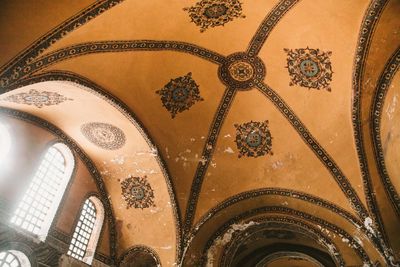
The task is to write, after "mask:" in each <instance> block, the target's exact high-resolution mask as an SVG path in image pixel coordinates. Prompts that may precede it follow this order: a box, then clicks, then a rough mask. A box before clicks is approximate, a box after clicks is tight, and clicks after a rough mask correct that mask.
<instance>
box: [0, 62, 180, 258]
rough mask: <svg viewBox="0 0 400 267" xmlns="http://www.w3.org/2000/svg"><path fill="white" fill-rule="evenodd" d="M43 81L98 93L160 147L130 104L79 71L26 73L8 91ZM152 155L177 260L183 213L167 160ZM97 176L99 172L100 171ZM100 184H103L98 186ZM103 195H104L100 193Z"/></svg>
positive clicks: (151, 143)
mask: <svg viewBox="0 0 400 267" xmlns="http://www.w3.org/2000/svg"><path fill="white" fill-rule="evenodd" d="M42 82H64V83H66V82H68V83H71V84H74V85H76V86H77V87H78V88H80V89H82V90H84V91H86V92H89V93H91V94H92V95H94V96H95V97H98V98H100V99H102V100H104V101H106V102H107V103H108V104H110V105H111V106H112V107H114V108H115V109H116V110H117V111H118V112H119V113H121V114H122V115H123V116H124V117H125V118H127V119H128V120H129V121H130V122H131V123H132V124H133V125H134V126H135V127H136V129H137V130H138V132H139V133H140V134H141V135H142V137H143V138H144V140H145V141H146V143H147V144H148V145H149V147H151V148H154V149H155V150H156V151H160V148H159V147H158V145H157V144H156V143H155V142H154V141H153V140H154V139H153V137H152V136H151V134H150V133H149V132H148V130H147V129H146V128H145V127H144V125H143V123H142V122H141V121H140V120H139V118H138V117H137V116H136V115H135V113H134V112H133V111H132V110H131V109H130V107H129V106H127V105H126V104H125V103H124V102H122V101H121V100H120V99H118V98H117V97H116V96H114V95H112V94H111V93H110V92H109V91H108V90H106V88H104V87H101V86H100V85H98V84H96V83H94V82H93V81H91V80H89V79H88V78H86V77H83V76H81V75H78V74H76V73H74V72H69V71H58V70H54V71H48V72H43V73H40V74H35V75H32V76H30V77H25V78H24V79H21V80H19V81H18V82H16V83H15V84H12V85H10V90H9V91H11V90H16V89H19V88H21V87H25V86H29V85H33V84H37V83H42ZM1 109H6V110H8V109H10V110H13V109H12V108H5V107H2V108H1ZM13 111H14V112H17V111H16V110H13ZM19 112H21V113H22V114H23V113H24V111H18V113H19ZM8 113H12V112H11V111H10V112H8ZM12 115H14V116H17V115H16V114H12ZM33 116H34V115H33ZM17 117H18V118H20V117H21V116H17ZM34 117H35V116H34ZM43 121H44V120H43ZM46 122H47V121H46ZM40 124H41V123H40ZM44 126H45V127H44V128H49V127H47V126H46V125H44ZM41 127H43V125H41ZM52 127H53V125H52ZM62 134H64V135H65V133H62ZM74 146H75V145H74ZM77 153H79V152H77ZM155 159H156V160H157V164H158V165H159V167H160V169H161V172H162V174H163V176H164V179H165V183H166V186H167V190H168V194H169V197H170V199H171V206H172V212H173V217H174V221H175V222H174V223H175V229H176V243H177V245H176V249H177V254H176V260H177V261H178V259H180V258H181V257H182V254H183V242H182V241H183V240H182V239H183V238H182V231H181V221H182V213H181V210H180V207H179V203H178V201H177V198H176V192H175V187H174V184H173V180H172V179H171V174H170V172H169V170H168V168H167V165H166V162H165V160H164V159H163V157H162V155H161V154H160V153H157V154H156V155H155ZM90 165H93V166H94V163H93V162H91V163H90ZM99 176H100V174H99ZM96 179H97V178H96ZM99 179H100V178H99ZM101 183H103V182H101ZM101 187H102V188H103V186H101ZM102 199H104V197H103V196H102ZM107 209H108V208H107V205H106V212H107ZM113 224H115V222H113ZM113 239H115V237H113ZM113 251H115V249H113Z"/></svg>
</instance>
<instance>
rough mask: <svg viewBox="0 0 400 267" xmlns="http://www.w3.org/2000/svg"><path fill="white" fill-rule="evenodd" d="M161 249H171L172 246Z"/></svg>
mask: <svg viewBox="0 0 400 267" xmlns="http://www.w3.org/2000/svg"><path fill="white" fill-rule="evenodd" d="M160 248H161V249H171V248H172V246H165V247H160Z"/></svg>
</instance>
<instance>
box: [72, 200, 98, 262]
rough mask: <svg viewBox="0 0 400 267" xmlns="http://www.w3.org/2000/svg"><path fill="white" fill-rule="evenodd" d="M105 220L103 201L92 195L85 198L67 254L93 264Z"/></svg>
mask: <svg viewBox="0 0 400 267" xmlns="http://www.w3.org/2000/svg"><path fill="white" fill-rule="evenodd" d="M103 221H104V207H103V204H102V203H101V201H100V200H99V199H98V198H97V197H95V196H91V197H89V198H88V199H86V200H85V202H84V204H83V206H82V210H81V213H80V217H79V220H78V222H77V224H76V226H75V231H74V234H73V236H72V239H71V243H70V245H69V249H68V252H67V254H68V255H70V256H72V257H74V258H76V259H78V260H81V261H83V262H85V263H87V264H89V265H90V264H92V261H93V257H94V254H95V251H96V247H97V243H98V240H99V237H100V233H101V229H102V226H103Z"/></svg>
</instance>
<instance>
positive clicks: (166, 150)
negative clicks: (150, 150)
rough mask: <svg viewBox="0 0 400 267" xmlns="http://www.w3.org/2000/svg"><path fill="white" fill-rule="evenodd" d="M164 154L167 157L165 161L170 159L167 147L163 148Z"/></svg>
mask: <svg viewBox="0 0 400 267" xmlns="http://www.w3.org/2000/svg"><path fill="white" fill-rule="evenodd" d="M165 154H166V155H167V159H169V158H170V156H169V150H168V147H165Z"/></svg>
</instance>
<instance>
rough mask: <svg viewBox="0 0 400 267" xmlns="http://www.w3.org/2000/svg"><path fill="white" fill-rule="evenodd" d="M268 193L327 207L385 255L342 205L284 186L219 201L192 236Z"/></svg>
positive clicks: (379, 244) (377, 240) (202, 219)
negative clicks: (225, 212)
mask: <svg viewBox="0 0 400 267" xmlns="http://www.w3.org/2000/svg"><path fill="white" fill-rule="evenodd" d="M266 195H275V196H283V197H289V198H293V199H299V200H302V201H306V202H308V203H310V204H313V205H317V206H319V207H322V208H325V209H327V210H329V211H331V212H333V213H335V214H337V215H339V216H341V217H342V218H344V219H346V220H347V221H348V222H350V223H351V224H352V225H354V227H356V228H357V229H360V230H361V232H362V233H363V234H365V235H366V236H368V238H369V240H371V243H372V244H373V245H374V247H375V248H376V250H377V251H378V252H379V253H380V254H381V256H382V257H384V256H383V255H384V249H383V248H382V246H381V243H380V242H379V239H378V238H377V237H376V236H374V235H373V234H371V233H370V232H369V231H368V230H367V229H366V228H365V226H364V223H363V222H361V221H360V220H359V219H358V218H357V217H355V216H353V215H352V214H351V213H349V212H348V211H346V210H344V209H342V208H341V207H339V206H337V205H335V204H334V203H331V202H329V201H327V200H324V199H322V198H319V197H316V196H313V195H310V194H307V193H303V192H299V191H295V190H289V189H284V188H275V187H274V188H272V187H271V188H262V189H256V190H251V191H246V192H243V193H240V194H237V195H235V196H232V197H230V198H228V199H226V200H224V201H223V202H221V203H219V204H218V205H217V206H216V207H214V208H212V209H211V210H210V211H209V212H207V213H206V214H205V215H204V216H203V217H202V218H201V219H200V220H199V222H198V223H197V224H196V225H195V226H194V227H193V229H194V230H193V231H192V232H191V233H190V235H191V236H195V235H196V234H197V233H198V232H199V230H200V228H201V227H202V226H203V225H204V224H205V223H206V222H207V221H209V220H210V219H211V218H213V217H214V216H215V215H216V214H217V213H219V212H221V211H222V210H224V209H226V208H228V207H230V206H232V205H235V204H237V203H239V202H242V201H245V200H248V199H252V198H256V197H262V196H266Z"/></svg>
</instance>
